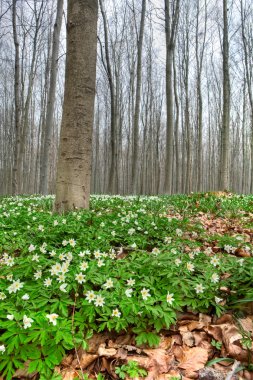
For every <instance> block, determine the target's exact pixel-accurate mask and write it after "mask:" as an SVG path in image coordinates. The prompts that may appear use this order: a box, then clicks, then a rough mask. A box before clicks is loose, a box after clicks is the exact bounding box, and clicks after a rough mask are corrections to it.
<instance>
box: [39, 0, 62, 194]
mask: <svg viewBox="0 0 253 380" xmlns="http://www.w3.org/2000/svg"><path fill="white" fill-rule="evenodd" d="M62 15H63V0H58V1H57V13H56V19H55V24H54V32H53V43H52V56H51V67H50V83H49V92H48V100H47V111H46V120H45V126H44V147H43V148H44V152H43V157H42V159H43V163H42V167H41V176H40V193H42V194H48V188H49V167H50V157H49V154H50V148H51V145H52V141H51V140H52V132H53V118H54V105H55V91H56V79H57V72H58V55H59V44H60V32H61V25H62ZM42 151H43V149H42Z"/></svg>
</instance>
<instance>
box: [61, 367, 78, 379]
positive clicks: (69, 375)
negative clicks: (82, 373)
mask: <svg viewBox="0 0 253 380" xmlns="http://www.w3.org/2000/svg"><path fill="white" fill-rule="evenodd" d="M61 375H62V380H73V379H74V378H75V377H79V375H78V372H77V371H75V370H73V369H65V370H63V371H62V372H61Z"/></svg>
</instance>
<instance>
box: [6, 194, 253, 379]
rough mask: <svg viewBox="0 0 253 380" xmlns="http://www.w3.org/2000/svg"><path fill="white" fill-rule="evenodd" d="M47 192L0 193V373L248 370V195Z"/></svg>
mask: <svg viewBox="0 0 253 380" xmlns="http://www.w3.org/2000/svg"><path fill="white" fill-rule="evenodd" d="M52 202H53V197H51V196H47V197H41V196H30V197H25V196H24V197H23V196H22V197H3V198H1V199H0V379H7V380H11V379H42V380H43V379H44V380H59V379H64V380H72V379H86V380H88V379H96V378H97V379H98V380H103V379H118V378H121V379H130V378H139V377H146V378H147V379H149V380H152V379H159V380H165V379H173V380H179V379H184V380H187V379H206V380H208V379H209V380H212V379H214V380H215V379H217V380H218V379H223V380H231V379H234V380H235V379H253V372H252V371H253V341H252V337H253V288H252V284H253V257H252V256H253V196H252V195H251V196H242V195H235V194H229V193H221V192H218V193H207V194H204V193H203V194H192V195H189V196H187V195H178V196H171V197H165V196H161V197H156V196H150V197H121V196H112V197H109V196H92V197H91V208H90V210H89V211H87V210H82V211H75V212H71V213H69V214H66V215H63V216H60V215H57V214H54V213H52V211H51V210H52ZM1 376H2V377H1Z"/></svg>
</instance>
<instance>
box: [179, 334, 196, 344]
mask: <svg viewBox="0 0 253 380" xmlns="http://www.w3.org/2000/svg"><path fill="white" fill-rule="evenodd" d="M181 335H182V339H183V343H184V344H185V345H186V346H188V347H193V346H194V345H195V339H194V335H193V334H192V332H190V331H187V332H182V333H181Z"/></svg>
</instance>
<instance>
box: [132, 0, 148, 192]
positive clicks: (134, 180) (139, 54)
mask: <svg viewBox="0 0 253 380" xmlns="http://www.w3.org/2000/svg"><path fill="white" fill-rule="evenodd" d="M145 13H146V0H142V9H141V21H140V30H139V35H138V41H137V72H136V96H135V110H134V125H133V155H132V176H131V178H132V186H131V190H132V192H133V193H136V192H137V178H138V177H137V174H138V163H139V160H138V156H139V155H138V152H139V121H140V120H139V119H140V104H141V80H142V76H141V69H142V49H143V37H144V26H145Z"/></svg>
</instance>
